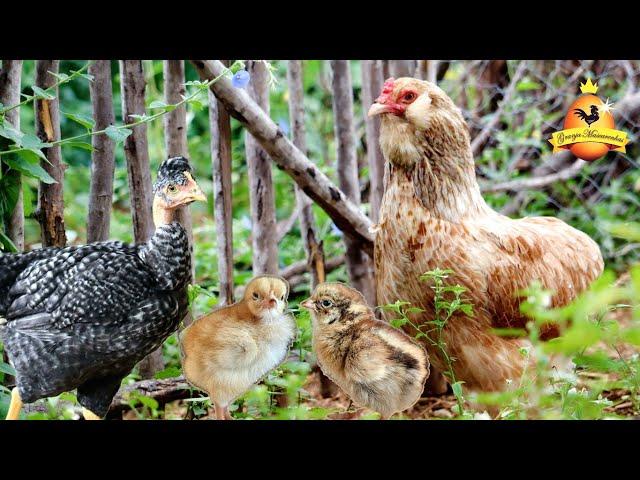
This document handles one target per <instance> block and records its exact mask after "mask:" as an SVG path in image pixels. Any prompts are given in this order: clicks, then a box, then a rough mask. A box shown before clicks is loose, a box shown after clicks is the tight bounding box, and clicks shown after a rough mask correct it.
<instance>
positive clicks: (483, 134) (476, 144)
mask: <svg viewBox="0 0 640 480" xmlns="http://www.w3.org/2000/svg"><path fill="white" fill-rule="evenodd" d="M526 66H527V64H526V62H520V65H518V68H517V69H516V71H515V73H514V74H513V78H512V79H511V83H510V84H509V86H508V87H507V89H506V90H505V92H504V95H503V97H502V101H501V102H500V106H499V107H498V109H497V110H496V111H495V112H494V113H493V115H492V116H491V119H490V120H489V121H488V122H487V124H486V125H485V126H484V127H483V129H482V131H480V133H479V134H478V135H476V136H475V138H474V139H473V141H472V142H471V150H472V152H473V154H474V155H477V154H478V152H479V150H480V147H481V146H482V145H484V143H485V142H486V141H487V138H488V137H489V135H490V134H491V130H493V128H494V127H495V126H496V125H497V124H498V122H499V121H500V117H501V116H502V113H503V112H504V110H505V108H506V107H507V105H509V103H510V102H511V97H513V94H514V93H515V91H516V87H517V86H518V82H519V81H520V78H522V75H523V74H524V71H525V68H526Z"/></svg>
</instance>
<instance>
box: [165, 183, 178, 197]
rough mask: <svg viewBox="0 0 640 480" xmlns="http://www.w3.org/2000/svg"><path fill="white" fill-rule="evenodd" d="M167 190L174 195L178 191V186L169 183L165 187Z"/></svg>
mask: <svg viewBox="0 0 640 480" xmlns="http://www.w3.org/2000/svg"><path fill="white" fill-rule="evenodd" d="M167 192H169V193H170V194H171V195H175V194H176V193H178V187H176V186H175V185H169V186H168V187H167Z"/></svg>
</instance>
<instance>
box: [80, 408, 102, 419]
mask: <svg viewBox="0 0 640 480" xmlns="http://www.w3.org/2000/svg"><path fill="white" fill-rule="evenodd" d="M82 416H83V417H84V419H85V420H102V418H101V417H99V416H98V415H96V414H95V413H93V412H92V411H91V410H87V409H86V408H83V409H82Z"/></svg>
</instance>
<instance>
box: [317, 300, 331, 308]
mask: <svg viewBox="0 0 640 480" xmlns="http://www.w3.org/2000/svg"><path fill="white" fill-rule="evenodd" d="M320 304H321V305H322V306H323V307H325V308H329V307H330V306H331V305H333V303H331V300H327V299H326V298H325V299H324V300H322V302H320Z"/></svg>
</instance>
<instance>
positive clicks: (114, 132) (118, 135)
mask: <svg viewBox="0 0 640 480" xmlns="http://www.w3.org/2000/svg"><path fill="white" fill-rule="evenodd" d="M104 133H106V134H107V136H108V137H109V138H111V139H113V140H115V141H116V142H124V141H125V140H126V138H127V137H128V136H129V135H131V134H132V133H133V130H130V129H128V128H124V127H116V126H115V125H109V126H108V127H107V128H106V129H105V131H104Z"/></svg>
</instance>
